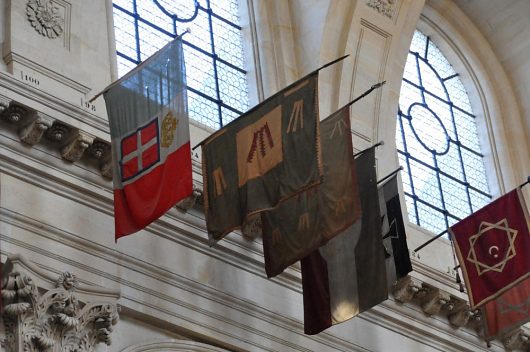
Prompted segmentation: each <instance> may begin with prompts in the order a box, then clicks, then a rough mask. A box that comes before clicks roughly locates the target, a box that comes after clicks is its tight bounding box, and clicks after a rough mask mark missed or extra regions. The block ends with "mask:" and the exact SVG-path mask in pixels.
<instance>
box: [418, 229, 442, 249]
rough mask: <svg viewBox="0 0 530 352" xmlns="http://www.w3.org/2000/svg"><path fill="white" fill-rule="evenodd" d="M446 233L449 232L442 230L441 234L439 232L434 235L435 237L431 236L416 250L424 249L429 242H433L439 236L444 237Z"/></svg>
mask: <svg viewBox="0 0 530 352" xmlns="http://www.w3.org/2000/svg"><path fill="white" fill-rule="evenodd" d="M446 233H447V230H444V231H442V232H440V233H439V234H437V235H436V236H434V237H433V238H431V239H430V240H428V241H427V242H425V243H424V244H422V245H421V246H419V247H418V248H416V249H415V250H414V252H418V251H419V250H421V249H423V247H426V246H428V245H429V244H431V242H433V241H434V240H437V239H438V238H440V237H442V236H443V235H445V234H446Z"/></svg>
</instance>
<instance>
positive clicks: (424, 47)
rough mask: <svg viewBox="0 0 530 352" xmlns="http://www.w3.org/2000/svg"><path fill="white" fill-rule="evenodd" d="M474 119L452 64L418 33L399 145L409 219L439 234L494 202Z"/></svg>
mask: <svg viewBox="0 0 530 352" xmlns="http://www.w3.org/2000/svg"><path fill="white" fill-rule="evenodd" d="M415 85H417V86H415ZM474 116H475V115H474V114H473V111H472V109H471V104H470V101H469V97H468V96H467V93H466V90H465V89H464V86H463V84H462V82H461V80H460V78H459V77H458V74H457V73H456V72H455V71H454V69H453V67H452V65H451V64H450V63H449V62H448V60H447V58H446V57H445V56H444V55H443V54H442V52H441V51H440V50H439V48H438V47H437V46H436V45H435V44H434V43H433V42H432V41H431V40H430V38H428V37H427V36H425V35H424V34H423V33H421V32H419V31H416V32H415V34H414V37H413V39H412V43H411V47H410V52H409V56H408V58H407V63H406V66H405V71H404V77H403V83H402V86H401V95H400V98H399V113H398V116H397V119H398V121H397V128H396V146H397V149H398V155H399V162H400V164H401V166H403V167H404V169H403V173H402V181H403V189H404V191H405V193H406V194H407V195H406V197H405V198H406V200H407V209H408V212H409V220H410V221H411V222H414V223H416V224H419V225H420V226H422V227H424V228H426V229H428V230H430V231H433V232H435V233H439V232H442V231H444V230H445V229H446V226H447V224H450V225H451V224H454V223H455V222H456V221H458V219H461V218H465V217H466V216H467V215H469V214H470V213H471V212H472V211H474V210H477V208H478V207H481V206H483V205H484V204H486V203H488V202H489V201H490V199H491V196H490V195H489V189H488V182H487V180H486V173H485V168H484V161H483V157H482V153H481V150H480V143H479V139H478V133H477V125H476V121H475V117H474ZM408 165H410V169H408V168H407V166H408ZM415 197H417V198H415ZM415 199H416V201H414V200H415Z"/></svg>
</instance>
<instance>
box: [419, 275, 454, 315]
mask: <svg viewBox="0 0 530 352" xmlns="http://www.w3.org/2000/svg"><path fill="white" fill-rule="evenodd" d="M421 290H424V291H425V295H424V297H422V303H421V309H422V310H423V312H424V313H425V314H429V315H436V314H439V313H440V311H441V310H442V309H444V308H445V309H447V310H450V309H451V308H452V306H451V303H450V302H451V296H450V295H449V293H447V292H443V291H441V290H440V289H438V288H437V287H434V286H432V285H429V284H427V283H425V282H424V283H422V288H421Z"/></svg>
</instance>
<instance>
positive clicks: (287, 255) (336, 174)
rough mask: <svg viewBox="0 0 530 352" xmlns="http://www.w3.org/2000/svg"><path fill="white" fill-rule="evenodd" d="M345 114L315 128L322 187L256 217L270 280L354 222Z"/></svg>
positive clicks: (355, 203)
mask: <svg viewBox="0 0 530 352" xmlns="http://www.w3.org/2000/svg"><path fill="white" fill-rule="evenodd" d="M349 112H350V108H349V106H347V107H344V108H342V109H340V110H339V111H337V112H335V113H334V114H333V115H331V116H329V117H328V118H326V119H325V120H324V121H322V123H321V125H320V126H321V145H322V164H323V172H324V181H323V183H322V184H321V185H319V186H318V187H314V188H312V189H310V190H307V191H305V192H304V193H301V194H299V195H297V196H296V197H293V198H291V199H289V200H287V201H286V202H284V203H282V204H280V205H279V206H278V207H277V208H276V209H274V210H271V211H267V212H263V213H261V219H262V228H263V252H264V257H265V270H266V272H267V276H269V277H272V276H275V275H278V274H279V273H281V272H282V271H283V270H284V269H285V268H286V267H288V266H289V265H291V264H293V263H295V262H296V261H298V260H300V259H302V258H303V257H305V256H306V255H308V254H310V253H311V252H313V251H314V250H315V249H317V248H318V247H320V246H321V245H323V244H324V243H326V242H327V241H328V240H329V239H331V238H333V237H334V236H335V235H337V234H339V233H341V232H342V231H344V230H345V229H346V228H348V227H349V226H350V225H352V224H353V222H354V221H355V220H356V219H357V218H358V217H359V214H360V201H359V196H358V192H357V182H356V180H355V177H356V176H355V165H354V160H353V148H352V140H351V133H350V114H349Z"/></svg>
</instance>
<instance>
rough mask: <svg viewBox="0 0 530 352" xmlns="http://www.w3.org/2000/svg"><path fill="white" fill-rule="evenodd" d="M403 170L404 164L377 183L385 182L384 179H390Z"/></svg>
mask: <svg viewBox="0 0 530 352" xmlns="http://www.w3.org/2000/svg"><path fill="white" fill-rule="evenodd" d="M401 170H403V166H400V167H398V168H397V169H395V170H394V171H392V172H391V173H389V174H388V175H386V176H385V177H383V178H382V179H380V180H379V181H377V184H380V183H383V182H384V181H386V180H388V179H389V178H390V177H392V176H394V175H395V174H397V173H398V172H400V171H401Z"/></svg>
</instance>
